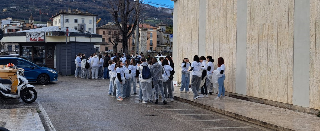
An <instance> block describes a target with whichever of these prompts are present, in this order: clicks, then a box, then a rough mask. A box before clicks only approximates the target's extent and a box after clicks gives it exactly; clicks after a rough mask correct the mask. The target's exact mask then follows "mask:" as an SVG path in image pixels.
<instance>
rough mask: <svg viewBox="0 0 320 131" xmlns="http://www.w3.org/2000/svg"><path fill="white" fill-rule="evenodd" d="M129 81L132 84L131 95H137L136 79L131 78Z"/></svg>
mask: <svg viewBox="0 0 320 131" xmlns="http://www.w3.org/2000/svg"><path fill="white" fill-rule="evenodd" d="M130 80H131V84H132V90H133V93H137V78H136V77H132V78H131V79H130Z"/></svg>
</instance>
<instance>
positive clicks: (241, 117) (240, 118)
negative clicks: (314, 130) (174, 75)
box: [174, 96, 293, 131]
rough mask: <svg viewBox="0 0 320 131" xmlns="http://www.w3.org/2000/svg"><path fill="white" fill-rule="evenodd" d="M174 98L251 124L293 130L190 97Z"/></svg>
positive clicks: (282, 130)
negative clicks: (192, 99) (193, 99)
mask: <svg viewBox="0 0 320 131" xmlns="http://www.w3.org/2000/svg"><path fill="white" fill-rule="evenodd" d="M174 99H175V100H177V101H180V102H184V103H188V104H191V105H193V106H197V107H200V108H203V109H206V110H209V111H213V112H216V113H219V114H222V115H225V116H229V117H231V118H234V119H237V120H241V121H245V122H248V123H251V124H255V125H258V126H262V127H265V128H268V129H272V130H277V131H293V130H292V129H289V128H285V127H281V126H278V125H274V124H271V123H267V122H264V121H260V120H257V119H253V118H249V117H246V116H243V115H240V114H236V113H233V112H229V111H226V110H221V109H218V108H215V107H212V106H208V105H204V104H201V103H198V102H195V101H191V100H188V99H184V98H181V97H177V96H174Z"/></svg>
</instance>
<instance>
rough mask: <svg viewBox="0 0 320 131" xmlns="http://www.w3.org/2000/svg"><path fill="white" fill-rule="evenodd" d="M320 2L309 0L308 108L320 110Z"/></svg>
mask: <svg viewBox="0 0 320 131" xmlns="http://www.w3.org/2000/svg"><path fill="white" fill-rule="evenodd" d="M319 12H320V0H310V15H311V17H310V107H311V108H315V109H320V14H319Z"/></svg>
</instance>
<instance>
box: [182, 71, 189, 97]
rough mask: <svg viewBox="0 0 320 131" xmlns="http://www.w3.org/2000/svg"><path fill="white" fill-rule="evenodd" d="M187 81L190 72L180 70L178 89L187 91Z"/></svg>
mask: <svg viewBox="0 0 320 131" xmlns="http://www.w3.org/2000/svg"><path fill="white" fill-rule="evenodd" d="M189 83H190V73H185V72H182V80H181V88H180V91H183V90H184V89H185V91H186V92H188V91H189Z"/></svg>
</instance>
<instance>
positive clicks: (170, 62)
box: [166, 56, 175, 101]
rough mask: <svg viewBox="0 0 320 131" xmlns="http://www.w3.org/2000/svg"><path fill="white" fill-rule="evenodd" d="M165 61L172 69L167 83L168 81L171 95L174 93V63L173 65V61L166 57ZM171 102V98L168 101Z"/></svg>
mask: <svg viewBox="0 0 320 131" xmlns="http://www.w3.org/2000/svg"><path fill="white" fill-rule="evenodd" d="M166 60H168V64H169V65H170V66H171V68H172V71H170V77H169V81H170V83H171V84H170V85H171V86H170V88H171V90H170V91H171V92H169V94H170V93H171V94H173V91H174V86H173V75H174V73H175V71H174V63H173V60H172V58H171V56H166ZM170 100H171V101H173V97H172V98H171V99H170Z"/></svg>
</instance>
